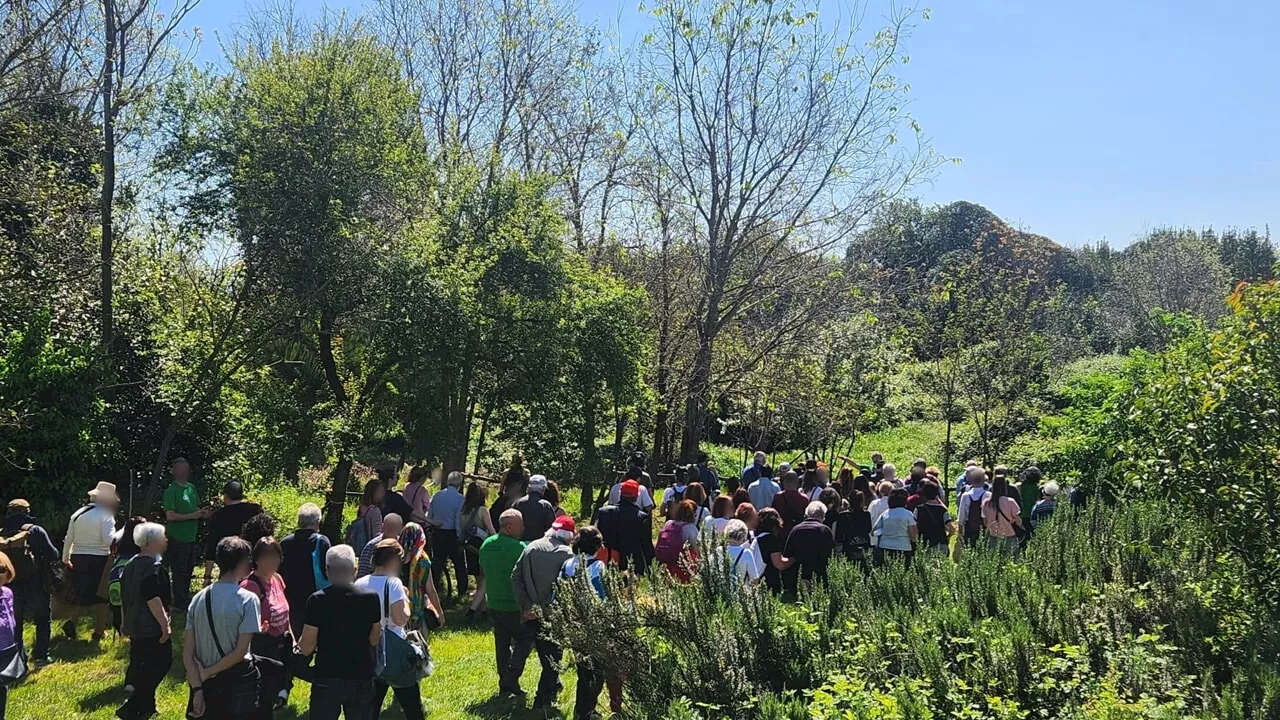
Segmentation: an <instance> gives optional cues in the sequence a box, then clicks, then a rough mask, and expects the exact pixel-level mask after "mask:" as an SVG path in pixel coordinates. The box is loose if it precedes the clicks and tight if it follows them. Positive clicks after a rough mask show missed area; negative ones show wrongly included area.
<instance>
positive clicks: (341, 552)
mask: <svg viewBox="0 0 1280 720" xmlns="http://www.w3.org/2000/svg"><path fill="white" fill-rule="evenodd" d="M324 566H325V567H326V568H327V569H328V570H329V577H330V578H332V577H333V576H334V575H337V576H338V577H339V578H346V577H353V576H355V573H356V551H355V550H352V549H351V546H350V545H334V546H333V547H331V548H329V552H327V553H325V554H324Z"/></svg>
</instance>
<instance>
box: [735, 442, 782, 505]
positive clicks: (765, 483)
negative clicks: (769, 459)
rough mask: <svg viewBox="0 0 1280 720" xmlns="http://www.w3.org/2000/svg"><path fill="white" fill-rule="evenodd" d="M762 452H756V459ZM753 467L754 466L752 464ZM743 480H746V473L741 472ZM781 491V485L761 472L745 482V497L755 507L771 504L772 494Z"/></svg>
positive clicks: (758, 458)
mask: <svg viewBox="0 0 1280 720" xmlns="http://www.w3.org/2000/svg"><path fill="white" fill-rule="evenodd" d="M763 455H764V453H756V459H757V461H759V460H760V458H761V457H762V456H763ZM753 467H754V466H753ZM742 475H743V482H744V483H745V482H746V477H747V473H746V472H743V474H742ZM780 492H782V486H780V485H778V483H776V482H774V481H773V478H771V477H769V475H768V474H766V473H764V472H761V473H760V474H759V476H758V477H757V478H756V479H755V480H752V481H751V482H750V483H747V497H748V499H750V500H751V504H752V505H754V506H755V507H756V508H757V509H761V508H767V507H769V506H770V505H772V504H773V496H774V495H777V494H778V493H780Z"/></svg>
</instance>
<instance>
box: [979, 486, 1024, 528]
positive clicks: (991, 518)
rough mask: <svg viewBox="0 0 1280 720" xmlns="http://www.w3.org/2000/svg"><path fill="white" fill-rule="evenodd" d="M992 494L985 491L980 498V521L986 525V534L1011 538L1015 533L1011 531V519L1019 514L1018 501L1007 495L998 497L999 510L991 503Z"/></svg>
mask: <svg viewBox="0 0 1280 720" xmlns="http://www.w3.org/2000/svg"><path fill="white" fill-rule="evenodd" d="M992 498H993V496H992V494H991V493H987V496H986V497H985V498H983V500H982V522H983V524H984V525H986V526H987V534H988V535H990V536H992V537H998V538H1011V537H1014V536H1015V535H1016V534H1017V533H1015V532H1014V531H1013V519H1014V518H1016V517H1018V516H1019V510H1018V501H1017V500H1014V499H1013V498H1011V497H1009V496H1008V495H1006V496H1004V497H1002V498H1000V510H999V511H997V510H996V508H995V506H994V505H992V504H991V500H992Z"/></svg>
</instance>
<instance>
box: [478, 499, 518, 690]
mask: <svg viewBox="0 0 1280 720" xmlns="http://www.w3.org/2000/svg"><path fill="white" fill-rule="evenodd" d="M523 535H524V516H523V515H521V514H520V511H519V510H516V509H515V508H508V509H506V510H504V511H503V512H502V515H500V516H499V517H498V534H496V535H492V536H490V537H489V538H488V539H486V540H485V541H484V543H483V544H482V545H481V546H480V556H479V562H480V568H481V569H482V570H483V571H484V574H485V575H486V576H487V577H488V578H489V582H487V583H485V588H484V589H485V602H486V603H487V604H488V606H489V619H490V621H492V622H493V646H494V657H495V660H496V661H497V667H498V693H499V694H501V695H507V696H512V697H518V698H523V697H524V695H525V693H524V691H523V690H521V689H520V674H519V673H514V674H513V672H512V665H511V657H512V651H513V649H514V647H515V645H516V644H517V643H518V642H520V640H521V639H522V638H523V637H524V636H525V634H526V633H527V629H526V628H525V625H524V622H523V621H522V619H521V617H520V605H519V604H518V603H517V602H516V597H515V589H514V588H513V586H512V582H511V575H512V572H513V571H514V570H515V567H516V563H517V562H519V561H520V555H521V554H522V553H523V552H524V548H525V544H524V541H522V540H521V539H520V538H521V537H523ZM523 669H524V666H523V663H522V664H521V670H523Z"/></svg>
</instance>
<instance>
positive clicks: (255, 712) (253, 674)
mask: <svg viewBox="0 0 1280 720" xmlns="http://www.w3.org/2000/svg"><path fill="white" fill-rule="evenodd" d="M255 514H256V513H255ZM252 556H253V550H252V548H250V547H249V543H247V542H245V541H244V540H243V539H241V538H239V537H235V536H232V537H225V538H223V539H222V540H220V541H218V544H217V547H216V548H214V555H213V558H214V563H216V564H217V566H218V582H216V583H213V584H212V585H210V586H209V587H207V588H205V589H203V590H201V591H200V592H198V593H196V596H195V597H194V598H192V599H191V605H190V607H188V608H187V627H186V631H185V632H184V633H183V636H182V664H183V666H184V667H185V668H186V670H187V684H188V685H189V686H190V687H191V699H190V708H189V713H190V715H191V716H192V717H200V718H205V720H232V719H233V718H234V719H235V720H240V719H241V718H249V719H252V718H261V717H264V716H265V717H270V715H271V708H270V707H267V708H266V709H265V711H264V710H263V709H262V708H260V707H257V703H256V702H255V703H254V707H253V708H252V709H247V708H245V707H244V706H243V705H242V704H241V703H242V702H243V699H244V698H246V697H252V698H257V697H258V696H259V692H260V689H261V685H260V683H261V675H260V674H259V672H258V669H257V668H256V667H254V665H253V657H252V655H251V654H250V650H249V645H250V643H251V642H252V641H253V636H254V635H255V634H257V633H259V632H261V631H262V610H261V607H260V606H259V604H258V598H257V596H255V595H254V594H253V593H251V592H249V591H248V590H242V589H240V581H241V580H244V579H245V578H246V577H248V575H249V571H250V570H251V569H252Z"/></svg>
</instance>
